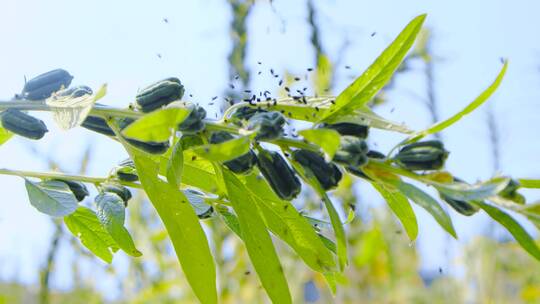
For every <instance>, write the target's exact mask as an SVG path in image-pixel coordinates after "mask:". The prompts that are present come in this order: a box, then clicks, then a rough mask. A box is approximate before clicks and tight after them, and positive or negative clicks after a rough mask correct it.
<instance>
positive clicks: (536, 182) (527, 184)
mask: <svg viewBox="0 0 540 304" xmlns="http://www.w3.org/2000/svg"><path fill="white" fill-rule="evenodd" d="M518 181H519V184H520V186H521V187H522V188H535V189H540V179H527V178H520V179H519V180H518Z"/></svg>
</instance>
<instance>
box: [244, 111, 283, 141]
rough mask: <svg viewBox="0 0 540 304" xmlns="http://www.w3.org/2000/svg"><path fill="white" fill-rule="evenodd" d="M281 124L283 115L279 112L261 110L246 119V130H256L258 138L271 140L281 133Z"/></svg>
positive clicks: (256, 137)
mask: <svg viewBox="0 0 540 304" xmlns="http://www.w3.org/2000/svg"><path fill="white" fill-rule="evenodd" d="M283 125H285V117H283V115H281V113H279V112H275V111H272V112H261V113H255V114H254V115H253V116H251V118H250V119H249V120H248V126H247V129H248V130H257V136H255V139H258V140H265V139H266V140H272V139H276V138H278V137H280V136H281V135H282V134H283Z"/></svg>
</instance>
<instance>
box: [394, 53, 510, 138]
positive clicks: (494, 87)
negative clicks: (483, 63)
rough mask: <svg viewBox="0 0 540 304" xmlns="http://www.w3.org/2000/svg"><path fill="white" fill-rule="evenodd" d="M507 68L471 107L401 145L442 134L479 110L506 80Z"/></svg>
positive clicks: (503, 69) (504, 66) (505, 65)
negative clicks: (431, 135)
mask: <svg viewBox="0 0 540 304" xmlns="http://www.w3.org/2000/svg"><path fill="white" fill-rule="evenodd" d="M507 68H508V61H505V62H504V65H503V67H502V69H501V71H500V72H499V75H497V78H495V81H493V83H492V84H491V85H490V86H489V87H488V88H487V89H486V90H485V91H484V92H482V94H480V95H479V96H478V97H476V99H475V100H473V102H471V103H470V104H469V105H467V106H466V107H465V108H464V109H463V110H461V111H459V112H458V113H456V114H454V115H453V116H451V117H450V118H448V119H446V120H443V121H440V122H438V123H436V124H434V125H433V126H431V127H429V128H428V129H426V130H424V131H420V132H417V133H415V134H413V135H411V136H410V137H409V138H408V139H406V140H405V141H403V142H402V143H401V144H400V145H406V144H410V143H414V142H417V141H419V140H420V139H422V138H424V137H426V136H428V135H430V134H435V133H438V132H441V131H442V130H444V129H446V128H447V127H449V126H451V125H453V124H454V123H456V122H457V121H459V120H460V119H461V118H463V117H464V116H465V115H467V114H469V113H471V112H472V111H474V110H476V108H478V107H479V106H481V105H482V104H483V103H484V102H486V101H487V100H488V98H489V97H491V95H492V94H493V93H494V92H495V90H497V88H498V87H499V85H500V84H501V82H502V80H503V78H504V74H505V73H506V70H507Z"/></svg>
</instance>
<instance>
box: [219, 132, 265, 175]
mask: <svg viewBox="0 0 540 304" xmlns="http://www.w3.org/2000/svg"><path fill="white" fill-rule="evenodd" d="M233 138H234V137H233V136H232V135H231V134H230V133H227V132H224V131H219V132H214V133H212V136H210V143H211V144H219V143H222V142H225V141H228V140H231V139H233ZM256 163H257V156H256V155H255V153H254V152H253V151H252V150H249V152H248V153H246V154H244V155H241V156H239V157H237V158H235V159H233V160H229V161H226V162H224V163H223V165H225V166H226V167H227V168H229V170H231V171H232V172H234V173H236V174H247V173H249V172H250V171H251V169H252V168H253V166H255V164H256Z"/></svg>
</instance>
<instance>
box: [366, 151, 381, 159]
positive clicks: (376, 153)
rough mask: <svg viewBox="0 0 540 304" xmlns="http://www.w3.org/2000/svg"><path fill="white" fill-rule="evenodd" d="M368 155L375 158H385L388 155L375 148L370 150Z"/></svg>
mask: <svg viewBox="0 0 540 304" xmlns="http://www.w3.org/2000/svg"><path fill="white" fill-rule="evenodd" d="M366 156H367V157H368V158H373V159H385V158H386V155H384V154H383V153H381V152H379V151H375V150H369V151H368V153H367V154H366Z"/></svg>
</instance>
